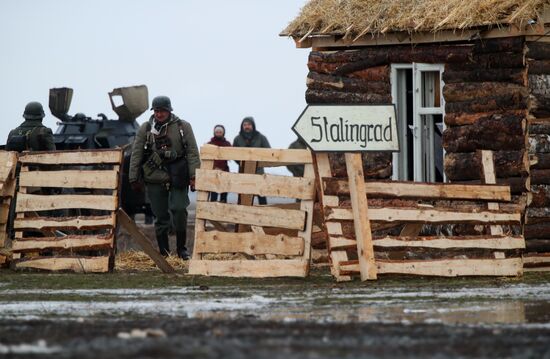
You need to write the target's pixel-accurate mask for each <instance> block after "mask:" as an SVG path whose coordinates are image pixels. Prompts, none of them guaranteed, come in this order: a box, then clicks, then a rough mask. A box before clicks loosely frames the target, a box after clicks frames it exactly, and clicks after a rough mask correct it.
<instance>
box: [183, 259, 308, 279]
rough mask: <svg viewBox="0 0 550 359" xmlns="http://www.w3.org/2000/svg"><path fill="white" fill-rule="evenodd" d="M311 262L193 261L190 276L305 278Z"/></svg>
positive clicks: (190, 263) (280, 260)
mask: <svg viewBox="0 0 550 359" xmlns="http://www.w3.org/2000/svg"><path fill="white" fill-rule="evenodd" d="M308 268H309V261H306V260H302V259H272V260H227V261H215V260H191V261H189V274H191V275H205V276H217V277H248V278H273V277H302V278H303V277H305V276H306V275H307V270H308Z"/></svg>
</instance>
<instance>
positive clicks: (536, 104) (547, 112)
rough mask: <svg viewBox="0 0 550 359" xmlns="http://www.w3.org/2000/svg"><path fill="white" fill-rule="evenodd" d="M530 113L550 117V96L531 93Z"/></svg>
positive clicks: (540, 116) (539, 116)
mask: <svg viewBox="0 0 550 359" xmlns="http://www.w3.org/2000/svg"><path fill="white" fill-rule="evenodd" d="M530 98H531V105H530V113H531V115H532V116H534V117H536V118H547V117H550V96H545V95H537V94H533V95H531V97H530Z"/></svg>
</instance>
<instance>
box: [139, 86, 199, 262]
mask: <svg viewBox="0 0 550 359" xmlns="http://www.w3.org/2000/svg"><path fill="white" fill-rule="evenodd" d="M151 110H154V114H153V115H152V116H151V118H150V119H149V121H147V122H145V123H144V124H142V125H141V127H140V128H139V130H138V133H137V135H136V139H135V142H134V146H133V149H132V156H131V158H130V173H129V180H130V184H131V186H132V189H133V190H134V191H143V183H145V187H146V189H147V195H148V196H149V200H150V201H151V209H152V210H153V214H154V215H155V234H156V237H157V243H158V246H159V251H160V253H161V254H162V255H165V256H166V255H168V254H169V253H170V248H169V244H168V234H169V232H170V230H171V229H172V228H174V229H175V230H176V239H177V254H178V256H179V257H180V258H182V259H189V253H188V252H187V248H186V243H187V207H188V206H189V196H188V190H189V187H191V190H192V191H194V190H195V189H194V187H195V170H196V169H197V168H198V167H199V166H200V158H199V150H198V148H197V141H196V140H195V136H194V134H193V129H192V128H191V125H190V124H189V123H188V122H187V121H184V120H182V119H180V118H178V117H177V116H176V115H174V114H173V113H172V104H171V102H170V99H169V98H168V97H166V96H158V97H155V98H154V99H153V106H152V108H151Z"/></svg>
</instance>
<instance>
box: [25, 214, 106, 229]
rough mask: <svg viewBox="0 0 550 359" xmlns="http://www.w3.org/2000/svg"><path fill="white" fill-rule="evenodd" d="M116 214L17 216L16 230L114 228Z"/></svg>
mask: <svg viewBox="0 0 550 359" xmlns="http://www.w3.org/2000/svg"><path fill="white" fill-rule="evenodd" d="M115 224H116V222H115V216H114V214H113V215H110V216H81V217H65V218H59V217H30V218H16V219H15V221H14V229H16V230H19V231H21V230H33V229H35V230H51V229H99V228H114V227H115Z"/></svg>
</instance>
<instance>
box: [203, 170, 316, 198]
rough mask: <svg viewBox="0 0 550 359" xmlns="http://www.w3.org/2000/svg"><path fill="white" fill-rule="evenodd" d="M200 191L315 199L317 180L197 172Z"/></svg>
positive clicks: (265, 175) (210, 171)
mask: <svg viewBox="0 0 550 359" xmlns="http://www.w3.org/2000/svg"><path fill="white" fill-rule="evenodd" d="M196 176H197V181H196V183H197V184H196V188H197V190H199V191H208V192H218V193H226V192H230V193H240V194H252V195H257V196H269V197H287V198H298V199H302V200H307V199H314V197H315V179H313V178H303V177H289V176H276V175H267V174H264V175H256V174H244V173H230V172H224V171H219V170H201V169H199V170H197V174H196Z"/></svg>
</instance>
